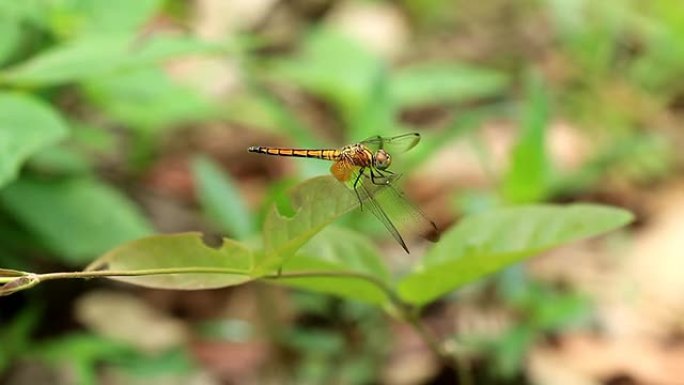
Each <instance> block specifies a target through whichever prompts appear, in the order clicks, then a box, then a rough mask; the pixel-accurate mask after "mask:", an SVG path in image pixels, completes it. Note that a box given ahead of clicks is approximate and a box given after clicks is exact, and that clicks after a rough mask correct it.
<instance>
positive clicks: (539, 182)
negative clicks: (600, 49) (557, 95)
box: [502, 75, 551, 203]
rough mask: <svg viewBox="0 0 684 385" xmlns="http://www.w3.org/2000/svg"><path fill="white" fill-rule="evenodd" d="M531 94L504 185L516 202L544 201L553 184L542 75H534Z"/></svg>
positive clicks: (528, 92)
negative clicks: (548, 151) (547, 143)
mask: <svg viewBox="0 0 684 385" xmlns="http://www.w3.org/2000/svg"><path fill="white" fill-rule="evenodd" d="M527 94H528V96H527V100H526V103H525V109H524V111H523V117H522V121H521V123H520V134H519V136H518V142H517V144H516V145H515V148H514V149H513V155H512V158H511V166H510V169H509V170H508V172H507V173H506V175H505V177H504V182H503V186H502V190H503V191H502V192H503V194H504V196H505V197H506V199H507V200H508V201H509V202H513V203H528V202H535V201H539V200H542V199H543V198H544V197H545V195H546V194H547V191H548V189H549V186H550V184H551V178H550V177H551V172H550V170H549V168H550V167H549V164H550V160H549V157H548V155H547V153H546V129H547V126H548V124H549V111H548V109H549V107H548V98H547V96H546V92H545V90H544V84H543V83H542V81H541V79H540V77H539V76H538V75H532V76H530V78H529V80H528V91H527Z"/></svg>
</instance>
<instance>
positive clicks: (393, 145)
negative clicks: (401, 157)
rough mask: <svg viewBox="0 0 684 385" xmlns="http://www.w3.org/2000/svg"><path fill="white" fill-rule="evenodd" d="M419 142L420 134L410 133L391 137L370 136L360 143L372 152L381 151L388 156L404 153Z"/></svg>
mask: <svg viewBox="0 0 684 385" xmlns="http://www.w3.org/2000/svg"><path fill="white" fill-rule="evenodd" d="M418 142H420V134H419V133H417V132H412V133H409V134H403V135H398V136H392V137H382V136H372V137H370V138H368V139H366V140H363V141H361V144H363V145H365V146H366V147H368V148H369V149H371V150H372V151H373V152H375V151H377V150H379V149H383V150H385V151H387V152H389V153H390V154H393V153H402V152H406V151H408V150H410V149H412V148H413V147H415V146H416V145H417V144H418Z"/></svg>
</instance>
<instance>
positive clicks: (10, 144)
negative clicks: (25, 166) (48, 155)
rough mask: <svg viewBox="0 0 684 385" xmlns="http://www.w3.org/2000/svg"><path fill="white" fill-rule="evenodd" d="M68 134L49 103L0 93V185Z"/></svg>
mask: <svg viewBox="0 0 684 385" xmlns="http://www.w3.org/2000/svg"><path fill="white" fill-rule="evenodd" d="M67 132H68V130H67V126H66V124H65V123H64V121H63V120H62V118H61V117H60V116H59V114H58V113H57V112H56V111H54V110H52V108H51V107H50V106H48V105H47V104H44V103H43V102H41V101H39V100H38V99H35V98H33V97H31V96H27V95H21V94H15V93H8V92H0V186H3V185H4V184H6V183H8V182H10V181H11V180H13V179H15V178H16V177H17V173H18V171H19V167H20V166H21V164H22V163H23V162H24V161H25V160H26V159H27V158H28V157H29V156H31V155H32V154H34V153H36V152H38V151H40V150H42V149H43V148H45V147H48V146H50V145H52V144H54V143H56V142H57V141H59V140H60V139H62V138H64V137H65V136H66V135H67Z"/></svg>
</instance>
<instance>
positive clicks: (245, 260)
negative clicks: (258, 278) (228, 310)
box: [86, 233, 253, 290]
mask: <svg viewBox="0 0 684 385" xmlns="http://www.w3.org/2000/svg"><path fill="white" fill-rule="evenodd" d="M252 265H253V256H252V252H251V250H249V249H248V248H247V247H246V246H244V245H243V244H241V243H239V242H236V241H233V240H231V239H228V238H223V244H222V245H221V247H218V248H212V247H209V246H207V245H206V244H205V243H204V242H203V241H202V234H201V233H181V234H169V235H154V236H150V237H146V238H142V239H138V240H135V241H133V242H129V243H126V244H124V245H121V246H119V247H117V248H115V249H114V250H111V251H110V252H108V253H107V254H105V255H103V256H102V257H100V258H99V259H98V260H96V261H95V262H93V263H91V264H90V265H89V266H88V268H86V271H94V270H97V271H112V272H135V271H141V270H170V269H185V270H188V272H187V273H173V274H171V273H163V274H162V273H160V274H156V275H146V276H137V277H121V276H120V277H110V278H111V279H114V280H117V281H122V282H127V283H131V284H134V285H138V286H144V287H152V288H158V289H178V290H199V289H214V288H219V287H226V286H232V285H239V284H242V283H245V282H247V281H250V280H251V279H252V276H251V275H250V274H251V272H252ZM193 269H194V270H198V269H204V270H217V271H218V272H213V271H212V272H207V273H192V272H189V271H190V270H193Z"/></svg>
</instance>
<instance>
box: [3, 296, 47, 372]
mask: <svg viewBox="0 0 684 385" xmlns="http://www.w3.org/2000/svg"><path fill="white" fill-rule="evenodd" d="M41 313H42V312H41V309H40V308H39V307H38V306H36V305H35V304H34V303H29V306H23V307H22V310H21V311H20V312H19V314H17V315H16V316H15V317H14V318H13V319H12V320H11V321H9V322H7V323H4V324H3V327H2V330H0V340H2V349H0V372H3V373H5V370H6V369H7V367H8V366H9V365H10V364H12V362H13V361H14V359H15V358H16V357H17V356H21V355H22V354H24V353H25V352H26V350H28V348H29V346H30V345H31V334H32V333H33V331H34V330H35V328H36V326H38V325H39V324H40V321H41V315H42V314H41Z"/></svg>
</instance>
